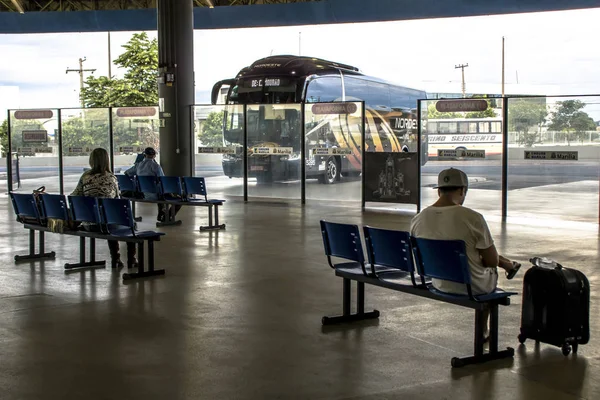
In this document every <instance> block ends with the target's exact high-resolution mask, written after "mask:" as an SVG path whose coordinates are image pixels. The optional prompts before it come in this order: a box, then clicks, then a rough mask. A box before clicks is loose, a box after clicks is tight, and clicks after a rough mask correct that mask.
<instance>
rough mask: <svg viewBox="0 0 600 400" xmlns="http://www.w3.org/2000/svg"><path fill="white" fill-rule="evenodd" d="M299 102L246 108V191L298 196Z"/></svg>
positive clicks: (288, 197)
mask: <svg viewBox="0 0 600 400" xmlns="http://www.w3.org/2000/svg"><path fill="white" fill-rule="evenodd" d="M301 112H302V106H301V105H300V104H265V105H258V104H251V105H248V108H247V115H246V121H247V132H248V159H247V164H246V165H247V168H248V177H249V180H248V195H249V196H253V197H268V198H285V199H300V143H301V136H300V135H301V134H302V132H303V130H302V116H301Z"/></svg>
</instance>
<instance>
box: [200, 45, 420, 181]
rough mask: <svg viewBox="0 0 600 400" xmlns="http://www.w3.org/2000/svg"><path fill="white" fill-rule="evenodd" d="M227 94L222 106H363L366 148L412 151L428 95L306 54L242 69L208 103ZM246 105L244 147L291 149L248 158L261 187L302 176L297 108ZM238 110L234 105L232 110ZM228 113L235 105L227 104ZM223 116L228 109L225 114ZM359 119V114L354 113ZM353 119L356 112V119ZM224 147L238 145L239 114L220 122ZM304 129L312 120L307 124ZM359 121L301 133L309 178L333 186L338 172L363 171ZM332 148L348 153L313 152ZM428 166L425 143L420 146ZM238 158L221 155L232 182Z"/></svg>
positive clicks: (320, 126)
mask: <svg viewBox="0 0 600 400" xmlns="http://www.w3.org/2000/svg"><path fill="white" fill-rule="evenodd" d="M227 86H228V87H229V89H228V90H227V96H226V100H225V102H226V104H231V105H235V104H248V105H252V104H255V105H256V104H261V105H264V104H273V105H275V104H291V103H324V102H344V101H346V102H348V101H364V102H365V108H366V116H365V117H366V118H365V119H366V125H367V126H366V129H365V131H366V132H365V143H366V151H378V152H400V151H406V152H409V151H410V152H416V151H417V115H416V108H417V101H418V100H419V99H423V98H426V93H425V92H423V91H420V90H415V89H410V88H406V87H402V86H397V85H393V84H391V83H388V82H385V81H383V80H381V79H377V78H374V77H370V76H366V75H364V74H362V73H361V72H360V71H359V70H358V68H355V67H352V66H349V65H344V64H340V63H335V62H331V61H326V60H321V59H317V58H310V57H298V56H272V57H267V58H264V59H261V60H258V61H256V62H254V63H253V64H252V65H251V66H249V67H246V68H244V69H242V70H241V71H240V72H239V73H238V75H237V76H236V77H235V78H234V79H227V80H223V81H220V82H217V83H216V84H215V85H214V87H213V90H212V103H213V104H217V102H218V99H219V94H220V93H221V90H222V88H225V87H227ZM279 108H280V109H279V110H277V107H274V108H273V109H274V110H275V111H270V110H268V109H265V108H264V107H248V115H247V134H248V147H254V146H256V147H261V146H291V147H293V152H292V154H290V155H289V156H288V157H282V156H277V157H269V156H259V157H256V156H255V157H250V159H249V161H248V174H249V176H250V177H256V179H257V180H258V181H259V182H260V181H264V182H271V181H280V180H288V179H298V178H299V176H300V162H301V161H300V148H299V147H300V143H301V141H300V136H299V135H301V134H303V132H304V129H303V128H302V127H300V128H298V127H299V126H300V121H301V115H300V113H299V111H298V109H297V108H295V109H290V108H289V107H287V108H286V107H285V106H283V107H279ZM235 109H236V110H237V111H235V112H237V113H239V109H240V108H239V107H235ZM232 110H233V107H232ZM226 112H227V111H226ZM359 114H360V113H359ZM357 115H358V114H357ZM223 120H224V125H225V126H224V140H225V141H226V143H225V144H226V145H238V146H240V145H242V144H241V143H239V141H240V139H239V138H240V137H241V136H240V134H239V130H240V129H242V126H241V123H240V121H241V116H239V117H235V118H233V117H232V116H231V115H229V116H226V117H225V118H224V119H223ZM306 122H307V125H309V124H310V121H306ZM360 127H361V118H358V117H356V118H353V117H352V116H351V115H349V116H348V115H346V116H341V115H340V116H339V118H337V119H334V120H329V121H328V124H327V126H324V125H323V124H322V123H320V124H318V123H315V124H314V126H310V125H309V128H307V132H306V145H307V149H306V155H307V159H306V161H305V162H306V174H307V177H308V178H318V179H319V180H320V182H322V183H329V184H331V183H335V182H336V181H338V180H339V179H340V176H341V175H344V176H352V175H359V174H360V171H361V162H362V160H361V154H362V153H361V150H360V146H361V135H362V129H361V128H360ZM322 147H333V148H342V149H343V148H346V149H349V150H350V154H348V155H324V156H321V155H314V154H313V151H312V150H313V149H314V148H322ZM423 155H424V159H423V163H424V162H425V161H426V155H427V149H426V143H425V142H424V146H423ZM242 165H243V163H242V159H241V158H240V155H239V154H237V155H235V154H233V155H225V156H224V157H223V171H224V173H225V175H227V176H229V177H241V176H243V171H242Z"/></svg>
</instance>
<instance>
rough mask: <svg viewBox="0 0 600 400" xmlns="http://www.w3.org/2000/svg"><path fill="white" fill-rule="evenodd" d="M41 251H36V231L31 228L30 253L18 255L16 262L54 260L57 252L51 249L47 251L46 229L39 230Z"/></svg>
mask: <svg viewBox="0 0 600 400" xmlns="http://www.w3.org/2000/svg"><path fill="white" fill-rule="evenodd" d="M39 237H40V239H39V242H40V244H39V246H40V251H39V253H36V252H35V232H34V230H33V229H30V230H29V254H27V255H25V256H20V255H16V256H15V263H18V262H21V261H30V260H53V259H54V258H55V257H56V253H55V252H53V251H51V252H49V253H45V252H44V251H45V241H44V231H39Z"/></svg>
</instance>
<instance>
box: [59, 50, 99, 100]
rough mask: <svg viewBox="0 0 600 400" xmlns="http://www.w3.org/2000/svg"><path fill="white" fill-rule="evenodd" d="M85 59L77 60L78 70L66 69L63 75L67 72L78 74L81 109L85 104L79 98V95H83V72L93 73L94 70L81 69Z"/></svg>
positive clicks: (81, 98)
mask: <svg viewBox="0 0 600 400" xmlns="http://www.w3.org/2000/svg"><path fill="white" fill-rule="evenodd" d="M86 59H87V58H86V57H83V58H80V59H79V69H69V68H67V71H66V72H65V74H68V73H69V72H79V100H80V102H81V108H85V103H84V102H83V97H81V95H82V94H83V73H84V72H94V71H95V70H96V69H95V68H94V69H83V62H84V61H85V60H86Z"/></svg>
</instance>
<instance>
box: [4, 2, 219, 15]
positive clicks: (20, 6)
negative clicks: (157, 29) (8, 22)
mask: <svg viewBox="0 0 600 400" xmlns="http://www.w3.org/2000/svg"><path fill="white" fill-rule="evenodd" d="M10 1H11V2H12V3H13V5H14V6H15V7H16V8H17V11H19V13H21V14H25V10H24V9H23V6H22V5H21V0H10ZM209 1H210V0H209Z"/></svg>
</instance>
